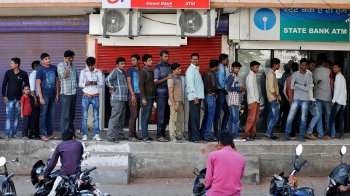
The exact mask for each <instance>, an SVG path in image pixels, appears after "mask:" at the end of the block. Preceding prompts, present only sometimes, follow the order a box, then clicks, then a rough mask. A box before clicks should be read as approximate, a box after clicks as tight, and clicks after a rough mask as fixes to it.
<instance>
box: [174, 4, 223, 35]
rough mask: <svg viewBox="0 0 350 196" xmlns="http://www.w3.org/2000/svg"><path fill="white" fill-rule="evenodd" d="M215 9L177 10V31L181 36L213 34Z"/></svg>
mask: <svg viewBox="0 0 350 196" xmlns="http://www.w3.org/2000/svg"><path fill="white" fill-rule="evenodd" d="M216 17H217V13H216V12H215V10H177V31H176V34H177V35H178V36H181V37H198V36H206V37H212V36H215V19H216Z"/></svg>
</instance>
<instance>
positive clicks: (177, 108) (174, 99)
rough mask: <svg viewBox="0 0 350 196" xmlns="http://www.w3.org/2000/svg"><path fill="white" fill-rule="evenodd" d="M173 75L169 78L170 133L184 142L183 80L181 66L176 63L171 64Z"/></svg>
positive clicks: (175, 138)
mask: <svg viewBox="0 0 350 196" xmlns="http://www.w3.org/2000/svg"><path fill="white" fill-rule="evenodd" d="M171 71H172V74H173V77H172V78H170V79H168V91H169V106H170V120H169V135H170V139H171V141H173V142H182V141H183V140H184V139H185V138H184V136H183V131H182V128H181V127H182V126H181V122H182V117H183V110H184V109H183V101H182V80H181V78H180V74H181V66H180V64H177V63H174V64H172V65H171Z"/></svg>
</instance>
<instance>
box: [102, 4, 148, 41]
mask: <svg viewBox="0 0 350 196" xmlns="http://www.w3.org/2000/svg"><path fill="white" fill-rule="evenodd" d="M140 20H141V13H140V11H139V10H133V9H101V13H100V25H102V27H101V29H102V35H104V36H105V37H108V36H128V37H135V36H138V35H139V32H140Z"/></svg>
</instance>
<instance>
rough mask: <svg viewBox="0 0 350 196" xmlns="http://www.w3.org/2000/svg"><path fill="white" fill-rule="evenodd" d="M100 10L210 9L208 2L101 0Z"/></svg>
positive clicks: (192, 0) (197, 0) (195, 0)
mask: <svg viewBox="0 0 350 196" xmlns="http://www.w3.org/2000/svg"><path fill="white" fill-rule="evenodd" d="M102 8H135V9H210V0H102Z"/></svg>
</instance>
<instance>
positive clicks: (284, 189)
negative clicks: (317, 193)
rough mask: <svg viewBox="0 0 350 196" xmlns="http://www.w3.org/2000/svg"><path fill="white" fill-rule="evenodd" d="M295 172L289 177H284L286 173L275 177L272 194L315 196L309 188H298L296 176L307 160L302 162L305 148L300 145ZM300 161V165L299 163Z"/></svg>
mask: <svg viewBox="0 0 350 196" xmlns="http://www.w3.org/2000/svg"><path fill="white" fill-rule="evenodd" d="M295 151H296V155H295V160H294V166H293V170H292V171H291V172H290V174H289V176H284V172H282V173H280V174H279V175H277V174H275V175H273V179H272V180H271V185H270V194H271V195H274V196H314V190H313V189H312V188H308V187H302V188H298V180H297V178H296V177H295V176H294V175H295V174H296V173H297V172H299V171H300V170H301V168H302V167H303V166H304V165H305V164H306V162H307V161H306V160H301V159H300V155H301V153H302V152H303V146H302V145H301V144H299V145H298V146H297V148H296V150H295ZM298 160H300V161H299V163H298Z"/></svg>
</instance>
